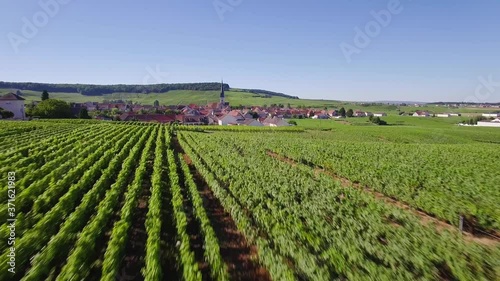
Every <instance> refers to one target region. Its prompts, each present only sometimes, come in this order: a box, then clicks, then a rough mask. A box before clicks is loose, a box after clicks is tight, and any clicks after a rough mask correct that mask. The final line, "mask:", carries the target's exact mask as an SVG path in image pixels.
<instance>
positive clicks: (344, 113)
mask: <svg viewBox="0 0 500 281" xmlns="http://www.w3.org/2000/svg"><path fill="white" fill-rule="evenodd" d="M339 114H340V116H343V117H345V116H346V111H345V108H344V107H341V108H340V109H339Z"/></svg>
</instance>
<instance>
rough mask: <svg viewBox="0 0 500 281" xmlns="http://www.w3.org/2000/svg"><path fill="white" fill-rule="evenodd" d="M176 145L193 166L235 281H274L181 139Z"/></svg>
mask: <svg viewBox="0 0 500 281" xmlns="http://www.w3.org/2000/svg"><path fill="white" fill-rule="evenodd" d="M172 142H173V147H174V150H175V152H177V153H180V154H181V155H182V157H183V158H184V160H185V161H186V162H187V163H188V165H189V169H190V171H191V174H192V176H193V179H194V181H195V183H196V186H197V187H198V192H199V193H200V195H201V197H202V198H203V206H204V207H205V210H206V212H207V215H208V218H209V220H210V223H211V225H212V227H213V228H214V231H215V234H216V236H217V238H218V240H219V244H220V250H221V255H222V259H223V260H224V262H225V263H226V265H227V267H228V270H229V275H230V277H231V280H259V281H261V280H262V281H267V280H271V278H270V276H269V273H268V272H267V270H266V269H265V268H263V267H261V266H260V265H259V264H257V263H256V262H255V260H256V257H257V250H256V248H255V246H253V245H248V242H247V240H246V239H245V236H244V235H243V234H242V233H241V232H239V231H238V228H237V227H236V224H235V223H234V221H233V219H232V217H231V215H230V214H229V213H228V212H226V211H225V210H224V208H223V207H222V205H221V203H220V201H219V199H218V198H216V197H215V195H214V194H213V192H212V191H211V190H210V187H209V186H208V184H207V183H206V182H205V180H204V178H203V177H202V176H201V175H200V174H199V173H198V171H197V170H196V168H195V166H194V165H193V164H192V162H191V159H190V158H189V156H188V155H187V154H186V153H185V152H184V150H183V149H182V147H181V146H180V144H179V142H178V140H177V138H176V137H174V138H172Z"/></svg>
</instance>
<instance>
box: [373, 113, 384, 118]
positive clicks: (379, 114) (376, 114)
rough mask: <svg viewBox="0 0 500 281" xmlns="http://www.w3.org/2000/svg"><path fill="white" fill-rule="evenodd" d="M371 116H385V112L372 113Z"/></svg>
mask: <svg viewBox="0 0 500 281" xmlns="http://www.w3.org/2000/svg"><path fill="white" fill-rule="evenodd" d="M373 116H375V117H384V116H387V113H385V112H379V113H374V114H373Z"/></svg>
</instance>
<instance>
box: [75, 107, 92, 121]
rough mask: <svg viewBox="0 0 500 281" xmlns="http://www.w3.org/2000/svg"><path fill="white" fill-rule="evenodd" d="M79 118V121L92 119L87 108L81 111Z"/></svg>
mask: <svg viewBox="0 0 500 281" xmlns="http://www.w3.org/2000/svg"><path fill="white" fill-rule="evenodd" d="M78 118H79V119H90V115H89V112H88V110H87V109H86V108H82V109H80V112H79V113H78Z"/></svg>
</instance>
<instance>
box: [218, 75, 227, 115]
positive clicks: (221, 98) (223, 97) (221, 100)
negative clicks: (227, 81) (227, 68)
mask: <svg viewBox="0 0 500 281" xmlns="http://www.w3.org/2000/svg"><path fill="white" fill-rule="evenodd" d="M225 104H226V101H225V96H224V80H222V82H221V84H220V103H219V106H220V107H221V108H222V107H224V105H225Z"/></svg>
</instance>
